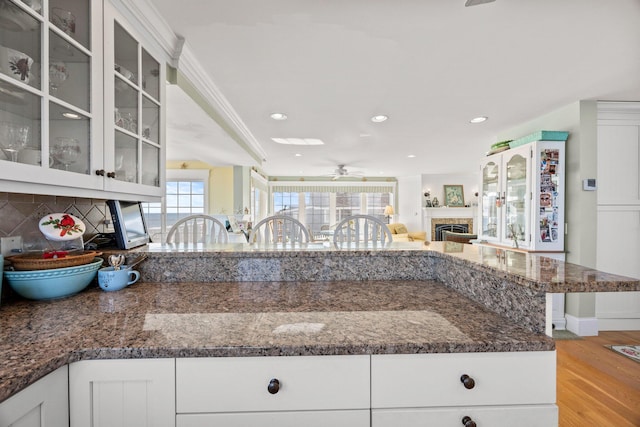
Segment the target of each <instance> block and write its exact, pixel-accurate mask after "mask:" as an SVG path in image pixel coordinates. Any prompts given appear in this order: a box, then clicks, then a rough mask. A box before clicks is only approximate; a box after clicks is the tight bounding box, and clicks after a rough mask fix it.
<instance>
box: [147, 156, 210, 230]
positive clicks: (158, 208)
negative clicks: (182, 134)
mask: <svg viewBox="0 0 640 427" xmlns="http://www.w3.org/2000/svg"><path fill="white" fill-rule="evenodd" d="M208 182H209V170H208V169H178V170H176V169H168V170H167V182H166V186H165V197H164V201H163V203H158V202H153V203H143V204H142V208H143V210H144V213H145V218H146V220H147V228H148V229H149V235H150V236H151V239H152V241H154V242H163V241H164V236H165V235H166V232H167V231H168V230H169V229H170V228H171V227H172V226H173V224H175V223H176V222H177V221H178V220H179V219H181V218H184V217H186V216H189V215H194V214H205V213H208V209H207V207H208Z"/></svg>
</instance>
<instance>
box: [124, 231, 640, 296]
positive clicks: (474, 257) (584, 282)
mask: <svg viewBox="0 0 640 427" xmlns="http://www.w3.org/2000/svg"><path fill="white" fill-rule="evenodd" d="M136 252H146V253H148V255H149V257H150V258H151V259H154V260H156V261H166V262H169V263H170V262H173V263H174V265H171V264H165V265H162V266H161V268H162V269H163V270H162V274H161V275H160V274H154V271H153V270H152V269H147V270H145V271H144V272H145V273H147V276H149V277H151V278H152V280H156V281H184V278H183V277H180V275H179V271H180V269H179V268H178V266H180V265H183V264H184V263H185V262H189V261H190V260H201V263H202V264H200V265H198V267H199V268H201V269H202V271H206V272H207V274H206V276H204V280H207V281H210V280H216V279H215V277H218V276H216V275H215V274H213V275H212V274H211V273H212V270H211V269H212V268H215V266H213V267H212V266H211V265H210V263H212V262H213V259H215V263H218V264H220V265H222V266H223V267H224V268H223V270H224V274H220V276H219V277H220V280H221V281H227V280H228V281H233V280H262V277H264V276H269V277H268V278H267V279H266V280H269V279H272V280H319V281H323V280H342V279H348V280H350V279H353V278H354V277H355V276H357V275H359V274H360V272H359V271H358V269H355V268H354V269H353V271H356V273H354V275H352V276H351V277H350V276H349V275H345V274H343V272H344V270H347V269H346V268H345V265H344V263H343V260H345V259H346V260H348V262H353V261H354V260H358V259H361V260H363V262H364V264H365V266H366V267H367V268H372V267H373V266H372V263H371V262H372V261H375V262H376V263H381V265H382V268H381V269H382V270H383V272H384V271H388V272H390V274H389V275H386V276H385V274H384V273H381V274H378V275H377V276H375V277H372V278H382V279H398V278H400V279H403V278H407V279H409V278H413V277H416V273H415V270H416V269H417V268H418V267H420V266H421V264H420V262H423V261H422V260H420V262H419V261H417V260H419V259H423V258H427V259H428V260H427V261H430V262H427V263H426V264H423V265H422V266H426V268H429V269H431V268H432V267H434V266H436V265H435V264H434V263H435V262H438V263H440V264H441V265H442V266H444V270H446V271H448V272H454V273H455V272H457V271H458V270H459V269H462V270H465V271H466V270H470V269H473V270H477V271H479V272H485V273H489V274H492V275H499V276H501V277H504V278H506V279H508V280H510V281H512V282H514V283H518V284H519V285H522V286H525V287H529V288H532V289H534V290H535V291H538V292H547V293H566V292H618V291H640V280H638V279H634V278H629V277H624V276H620V275H615V274H610V273H606V272H602V271H598V270H595V269H593V268H589V267H584V266H581V265H577V264H572V263H568V262H564V261H560V260H556V259H552V258H548V257H545V256H544V255H543V254H538V253H523V252H521V251H515V250H510V249H509V248H497V247H488V246H478V245H469V244H462V243H456V242H428V243H427V244H424V243H423V242H393V243H392V244H391V245H390V246H388V247H384V248H382V247H375V246H368V247H367V246H357V247H349V246H345V247H340V248H337V247H335V246H334V245H333V243H329V242H315V243H309V244H306V245H305V244H302V245H300V244H295V245H292V244H288V245H282V244H279V245H266V246H260V245H250V244H226V245H215V244H213V245H197V246H183V245H173V244H159V243H154V244H150V245H148V246H145V247H142V248H139V249H138V250H137V251H136ZM247 259H253V260H261V259H262V260H267V259H269V260H277V261H278V262H279V264H278V265H277V268H279V269H281V270H285V268H284V267H283V266H285V265H286V264H285V262H287V261H288V262H290V263H291V265H292V267H291V268H290V269H288V270H286V275H282V274H281V275H280V276H274V275H273V274H269V273H272V271H264V270H260V269H255V268H253V269H252V270H251V272H252V273H253V275H249V274H244V273H245V272H242V271H237V270H239V268H238V267H239V264H238V260H242V261H243V262H244V261H245V260H247ZM314 259H315V260H318V259H319V260H321V263H320V264H318V263H316V264H312V261H310V260H314ZM436 260H437V261H436ZM270 267H271V269H273V266H270ZM436 267H437V266H436ZM265 268H266V267H265ZM141 269H145V267H144V266H143V267H141ZM410 270H411V271H410ZM336 272H338V274H337V273H336ZM155 273H157V271H155ZM213 273H215V272H213ZM218 273H220V272H219V271H218ZM212 277H213V278H212ZM417 277H418V278H420V279H422V278H434V279H437V280H440V281H446V280H445V278H444V277H437V276H435V275H432V274H430V273H427V274H426V275H425V274H417ZM194 280H195V279H194ZM197 281H199V280H197Z"/></svg>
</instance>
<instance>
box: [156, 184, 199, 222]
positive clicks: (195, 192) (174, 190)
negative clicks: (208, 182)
mask: <svg viewBox="0 0 640 427" xmlns="http://www.w3.org/2000/svg"><path fill="white" fill-rule="evenodd" d="M204 197H205V194H204V182H202V181H167V189H166V196H165V207H166V209H165V213H166V221H167V228H171V227H172V226H173V224H175V223H176V222H178V220H180V219H182V218H184V217H187V216H189V215H194V214H203V213H205V210H204Z"/></svg>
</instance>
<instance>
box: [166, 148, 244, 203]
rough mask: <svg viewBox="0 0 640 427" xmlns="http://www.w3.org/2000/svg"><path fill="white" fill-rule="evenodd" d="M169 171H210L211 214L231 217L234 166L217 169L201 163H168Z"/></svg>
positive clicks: (191, 161)
mask: <svg viewBox="0 0 640 427" xmlns="http://www.w3.org/2000/svg"><path fill="white" fill-rule="evenodd" d="M167 169H209V212H208V213H209V214H223V215H229V214H232V213H233V212H234V206H233V195H234V192H233V188H234V179H233V166H228V167H215V166H211V165H209V164H208V163H205V162H201V161H193V160H190V161H167Z"/></svg>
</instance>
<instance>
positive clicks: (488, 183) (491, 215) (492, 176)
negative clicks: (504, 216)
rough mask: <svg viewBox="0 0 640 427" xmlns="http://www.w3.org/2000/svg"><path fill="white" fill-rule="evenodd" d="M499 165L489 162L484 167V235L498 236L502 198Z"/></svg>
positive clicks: (482, 233)
mask: <svg viewBox="0 0 640 427" xmlns="http://www.w3.org/2000/svg"><path fill="white" fill-rule="evenodd" d="M498 171H499V165H498V164H497V163H496V162H493V161H491V162H489V163H487V164H486V165H485V166H484V167H483V168H482V193H481V197H482V200H481V206H482V214H481V216H482V229H481V232H480V235H482V236H483V237H493V238H497V237H498V220H499V215H498V212H499V207H500V203H501V199H500V180H499V178H500V177H499V173H498Z"/></svg>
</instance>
